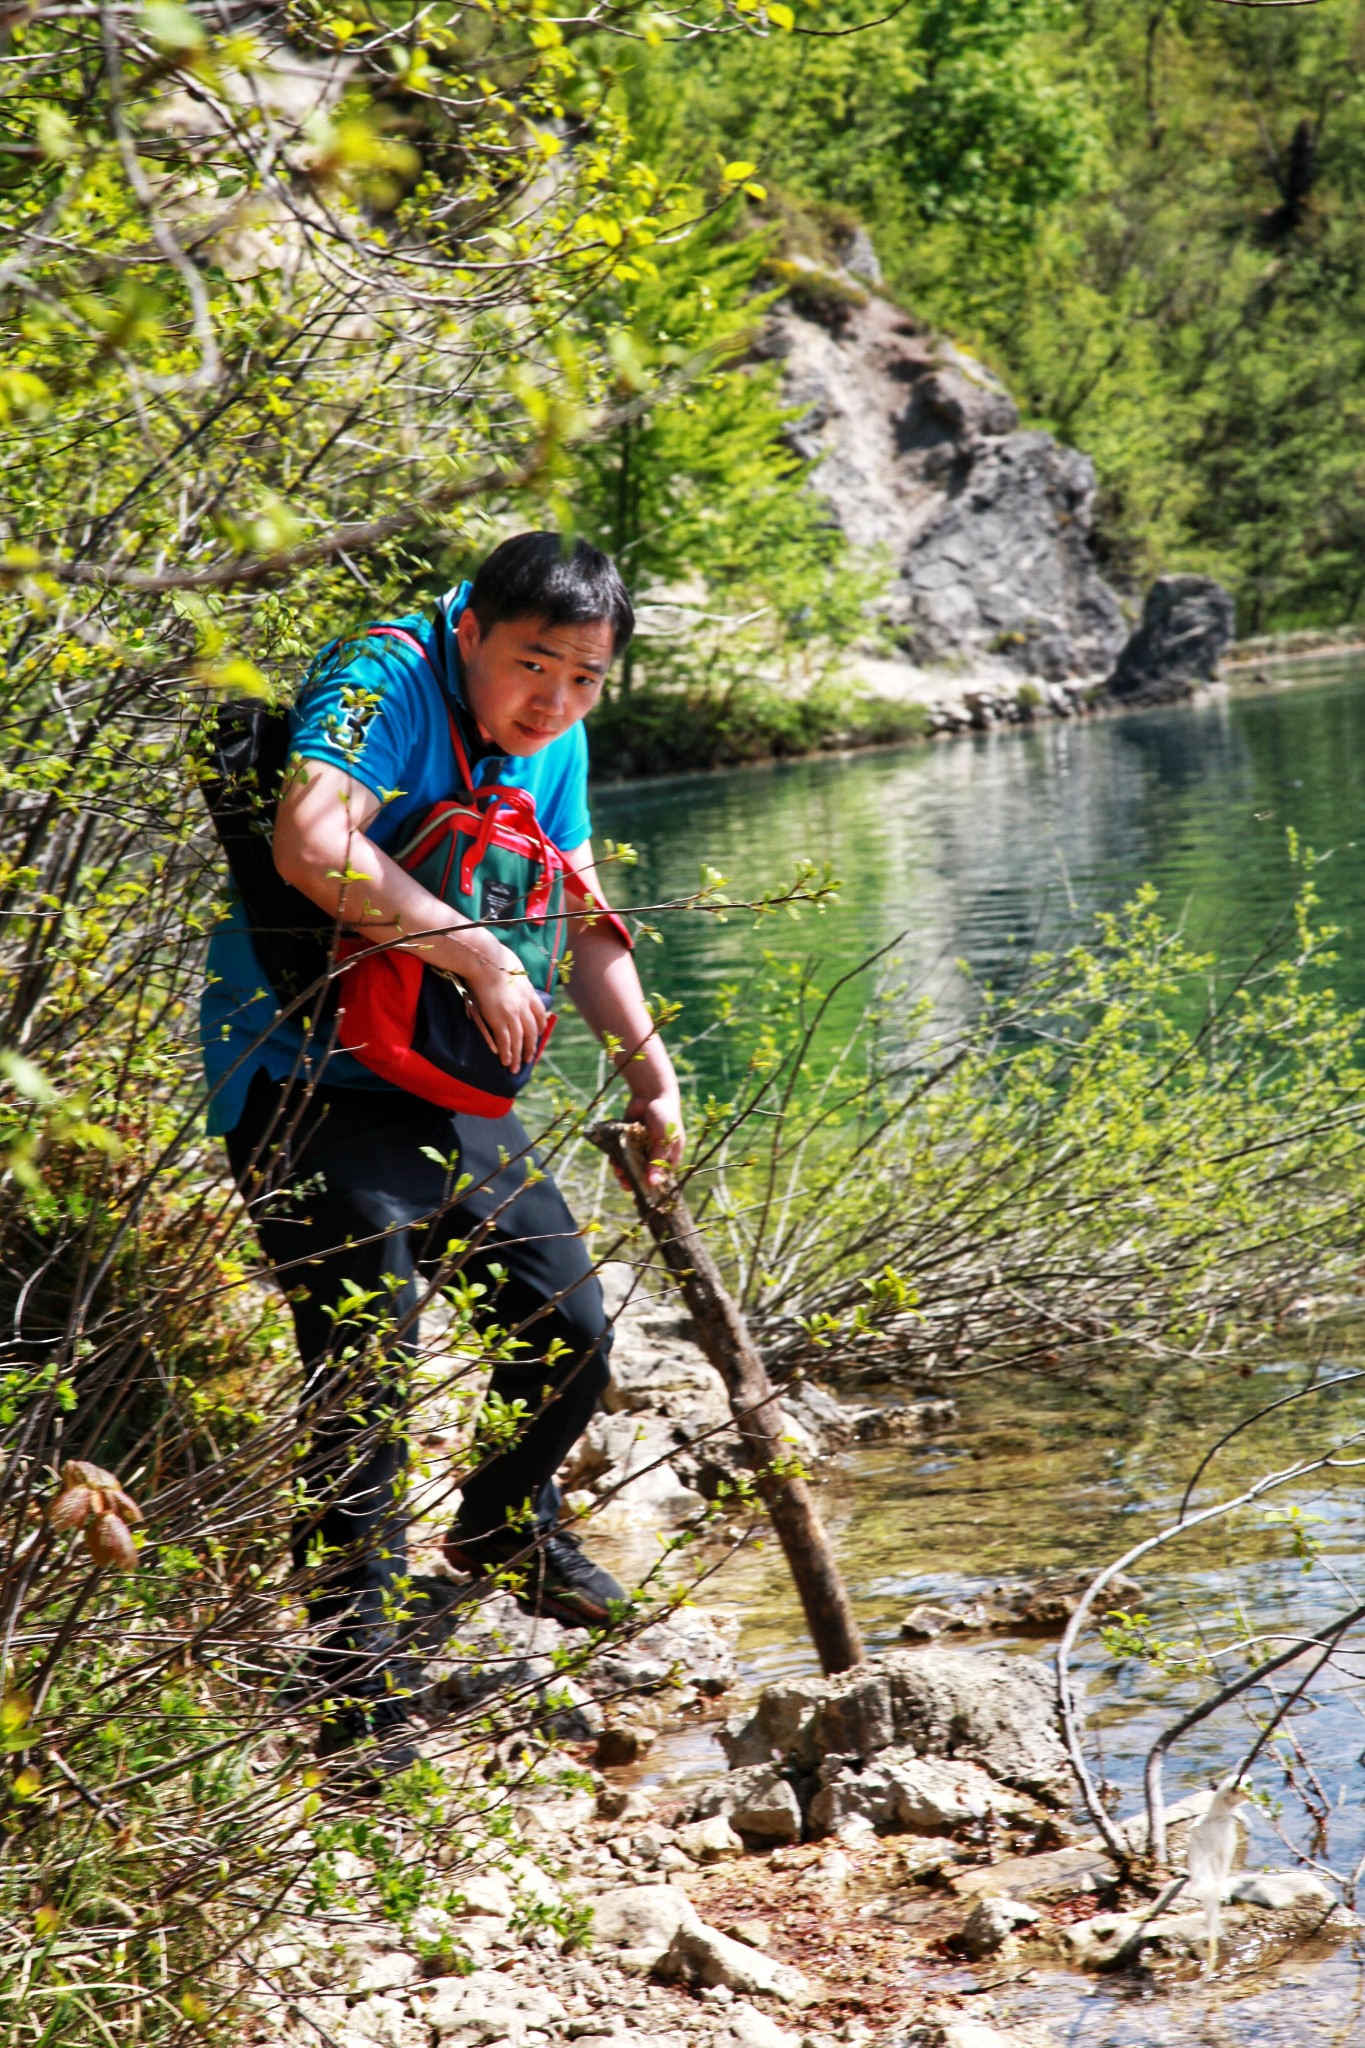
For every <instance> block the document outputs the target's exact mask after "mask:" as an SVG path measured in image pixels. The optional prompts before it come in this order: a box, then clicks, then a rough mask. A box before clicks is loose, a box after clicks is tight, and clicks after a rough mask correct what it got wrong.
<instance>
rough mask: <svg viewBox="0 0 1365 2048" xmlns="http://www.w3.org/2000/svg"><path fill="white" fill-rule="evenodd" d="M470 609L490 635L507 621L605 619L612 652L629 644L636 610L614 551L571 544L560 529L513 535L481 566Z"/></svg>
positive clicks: (585, 621)
mask: <svg viewBox="0 0 1365 2048" xmlns="http://www.w3.org/2000/svg"><path fill="white" fill-rule="evenodd" d="M469 604H470V609H471V610H472V611H473V613H474V616H475V618H476V619H477V620H478V622H479V630H480V631H481V632H484V633H487V632H490V631H491V630H492V628H493V627H494V626H496V625H498V624H499V623H500V622H501V621H502V620H504V619H544V620H545V622H546V624H547V625H550V626H583V625H587V624H588V622H589V621H590V620H595V619H605V620H606V621H607V623H608V624H609V625H610V627H611V635H612V647H611V651H612V653H613V655H617V654H621V653H623V652H624V650H625V649H626V648H627V647H629V645H630V639H631V635H632V634H633V633H634V631H635V608H634V606H633V605H632V604H631V601H630V593H629V591H628V590H627V589H626V586H625V584H624V583H623V582H622V581H621V572H620V570H619V569H618V568H617V566H616V564H615V562H613V560H612V559H611V556H610V555H604V554H603V553H602V550H601V549H600V548H595V547H590V546H589V544H588V542H587V541H585V540H576V541H575V542H574V544H573V546H572V548H566V547H565V545H564V542H563V540H562V539H561V538H560V536H559V534H557V533H514V534H513V535H512V538H511V539H510V540H505V541H503V542H501V543H500V545H499V546H497V547H495V548H494V550H493V552H492V554H491V555H489V556H488V558H487V560H486V561H484V562H483V563H481V564H480V567H479V570H478V573H477V575H476V576H475V578H474V588H473V589H472V591H471V592H470V595H469Z"/></svg>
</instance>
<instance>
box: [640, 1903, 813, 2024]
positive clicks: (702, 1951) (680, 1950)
mask: <svg viewBox="0 0 1365 2048" xmlns="http://www.w3.org/2000/svg"><path fill="white" fill-rule="evenodd" d="M654 1973H655V1975H656V1976H658V1977H662V1978H664V1979H665V1980H675V1981H678V1982H681V1983H684V1984H693V1985H700V1986H702V1987H706V1986H709V1985H713V1984H723V1985H724V1986H725V1987H726V1989H727V1990H729V1991H741V1992H755V1993H757V1994H758V1995H759V1996H761V1997H762V1996H766V1997H772V1998H781V1999H784V2000H785V2001H786V2002H787V2003H789V2004H793V2005H800V2004H804V2003H805V2002H806V2001H807V2000H808V1999H809V1998H810V1996H811V1989H810V1985H809V1984H808V1982H807V1980H806V1979H805V1978H804V1977H803V1976H802V1975H801V1972H800V1971H799V1970H793V1969H792V1968H791V1967H790V1965H788V1964H786V1963H779V1962H778V1961H776V1960H775V1958H774V1957H772V1956H767V1955H764V1954H763V1952H762V1950H761V1949H756V1948H749V1947H748V1946H747V1945H746V1944H745V1943H744V1942H742V1941H735V1940H734V1939H733V1938H732V1937H731V1936H730V1935H728V1934H722V1933H721V1932H720V1930H719V1928H716V1927H708V1926H706V1924H705V1923H704V1922H703V1921H700V1920H698V1921H697V1922H696V1924H695V1925H692V1926H688V1925H680V1926H679V1928H678V1931H677V1933H676V1934H675V1935H674V1937H673V1940H672V1941H671V1943H670V1944H669V1946H668V1949H667V1950H666V1952H665V1953H664V1954H663V1955H662V1956H661V1957H660V1958H659V1960H658V1962H657V1963H656V1964H655V1966H654Z"/></svg>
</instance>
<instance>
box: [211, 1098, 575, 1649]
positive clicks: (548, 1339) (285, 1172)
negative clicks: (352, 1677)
mask: <svg viewBox="0 0 1365 2048" xmlns="http://www.w3.org/2000/svg"><path fill="white" fill-rule="evenodd" d="M227 1148H228V1156H229V1158H230V1160H231V1162H232V1171H233V1176H234V1178H235V1180H236V1182H237V1185H238V1187H239V1189H240V1190H241V1191H242V1194H243V1197H244V1199H245V1200H246V1201H247V1204H248V1206H249V1208H250V1211H251V1215H252V1220H253V1223H254V1225H255V1228H256V1233H257V1236H258V1237H259V1239H260V1243H261V1247H262V1250H263V1251H264V1253H265V1256H266V1258H267V1259H268V1261H269V1262H270V1265H271V1267H272V1268H273V1269H274V1270H275V1273H276V1276H277V1278H278V1280H279V1282H280V1285H281V1286H282V1287H283V1288H284V1289H285V1291H286V1293H287V1295H288V1297H289V1301H290V1305H291V1308H292V1310H293V1316H294V1329H295V1333H296V1335H297V1338H298V1346H299V1354H300V1357H301V1359H302V1361H303V1366H304V1391H303V1400H302V1405H301V1410H300V1415H301V1419H302V1421H303V1424H304V1428H305V1430H306V1431H307V1433H308V1443H307V1450H306V1454H305V1457H304V1459H303V1460H302V1462H301V1465H300V1468H299V1470H300V1473H301V1475H302V1476H303V1478H304V1479H305V1481H306V1486H307V1495H308V1500H309V1507H308V1509H307V1510H306V1511H305V1512H301V1514H300V1516H299V1518H298V1520H297V1522H296V1524H295V1528H294V1537H293V1541H294V1560H295V1563H296V1565H297V1566H298V1567H300V1569H302V1568H303V1567H304V1566H305V1565H306V1563H307V1560H308V1557H309V1554H310V1549H311V1548H312V1547H313V1545H314V1543H315V1539H316V1538H317V1537H319V1536H320V1537H321V1539H322V1542H323V1545H324V1546H325V1551H324V1556H325V1558H326V1560H327V1562H326V1563H325V1564H324V1566H323V1567H322V1574H321V1577H320V1579H317V1580H315V1581H314V1582H312V1584H311V1586H310V1598H309V1613H310V1617H311V1618H312V1620H313V1621H314V1622H315V1623H318V1624H321V1625H322V1626H323V1628H324V1632H325V1637H326V1640H327V1641H328V1642H330V1643H332V1644H333V1645H334V1647H335V1648H337V1649H340V1648H341V1647H342V1646H343V1645H344V1644H358V1643H359V1642H360V1641H361V1640H362V1639H365V1640H372V1639H373V1635H374V1631H375V1630H376V1628H379V1629H384V1628H386V1626H387V1622H388V1616H389V1612H390V1604H391V1603H390V1601H389V1598H388V1595H389V1592H390V1589H391V1587H392V1586H393V1584H394V1581H395V1580H396V1579H397V1578H399V1577H400V1576H401V1575H402V1574H403V1573H404V1571H405V1569H406V1547H405V1540H404V1516H403V1507H402V1487H403V1471H404V1464H405V1451H406V1446H405V1430H404V1427H403V1408H404V1400H405V1395H404V1382H405V1379H406V1370H405V1368H406V1364H407V1361H408V1360H409V1359H410V1358H411V1356H412V1353H413V1351H414V1350H415V1347H416V1344H417V1338H418V1330H417V1323H416V1317H415V1315H414V1306H415V1304H416V1302H417V1300H418V1299H419V1280H420V1278H421V1276H423V1275H425V1274H429V1273H431V1272H432V1271H433V1270H434V1269H435V1268H436V1267H437V1266H438V1265H439V1263H440V1262H441V1261H442V1260H443V1259H446V1258H448V1257H450V1256H451V1250H452V1245H456V1246H459V1245H463V1246H465V1247H466V1248H465V1249H463V1250H457V1251H456V1252H455V1262H456V1267H457V1271H456V1276H455V1277H456V1279H457V1281H463V1282H476V1283H479V1284H481V1285H482V1286H483V1287H484V1288H485V1289H486V1290H487V1291H486V1293H485V1294H484V1295H483V1296H482V1297H481V1301H480V1312H481V1313H482V1314H483V1315H484V1316H485V1317H489V1318H492V1319H495V1320H496V1322H497V1324H498V1325H499V1327H500V1329H501V1330H502V1331H504V1332H511V1333H514V1334H515V1336H516V1337H517V1338H518V1339H520V1341H521V1344H522V1346H523V1347H524V1348H522V1349H519V1350H517V1351H516V1352H515V1354H514V1356H513V1357H511V1358H504V1359H502V1360H501V1361H500V1362H499V1363H497V1365H496V1366H495V1368H494V1371H493V1375H492V1379H491V1382H490V1392H491V1393H493V1394H495V1395H497V1396H500V1397H501V1399H502V1400H503V1401H504V1402H509V1403H510V1402H513V1401H521V1402H524V1403H525V1406H526V1408H527V1410H528V1411H529V1416H530V1419H529V1420H528V1421H526V1422H525V1423H523V1425H522V1427H521V1428H520V1430H519V1432H518V1434H517V1435H516V1438H515V1440H514V1441H513V1442H512V1443H511V1445H510V1446H509V1447H508V1448H505V1449H501V1450H499V1451H497V1453H496V1454H495V1455H491V1456H487V1457H485V1458H484V1459H483V1461H482V1463H481V1464H480V1465H479V1466H478V1468H477V1469H476V1470H475V1471H473V1472H472V1473H471V1474H470V1475H469V1477H468V1478H467V1480H466V1482H465V1485H464V1488H463V1499H462V1505H461V1508H460V1516H459V1524H460V1529H461V1532H462V1535H473V1536H476V1537H477V1536H478V1535H480V1534H492V1533H493V1532H496V1531H499V1530H502V1529H504V1528H505V1527H506V1525H507V1520H508V1516H509V1514H511V1515H516V1514H517V1513H518V1512H519V1511H520V1510H522V1509H524V1508H525V1507H526V1506H527V1504H528V1503H529V1504H530V1505H531V1506H532V1507H533V1509H534V1511H535V1515H536V1519H537V1520H538V1521H540V1522H542V1523H544V1522H550V1521H553V1519H554V1515H555V1513H556V1511H557V1508H558V1505H559V1495H558V1492H557V1490H556V1488H555V1485H554V1473H555V1471H556V1469H557V1467H558V1466H559V1465H560V1464H561V1463H562V1462H563V1460H564V1458H565V1457H566V1456H567V1454H568V1452H569V1450H570V1449H571V1447H572V1446H573V1445H574V1444H575V1443H576V1442H577V1440H578V1438H579V1437H580V1436H581V1435H582V1433H583V1431H584V1430H585V1429H586V1427H587V1425H588V1422H589V1420H590V1418H591V1416H592V1413H593V1410H594V1408H595V1407H596V1405H597V1401H598V1398H599V1396H600V1394H601V1392H602V1389H603V1388H604V1387H605V1385H606V1383H607V1377H608V1364H607V1360H608V1355H609V1353H610V1349H611V1326H610V1324H609V1322H608V1321H607V1317H606V1313H605V1310H604V1308H603V1303H602V1290H601V1287H600V1286H599V1284H598V1281H597V1277H596V1274H595V1273H594V1271H593V1268H592V1262H591V1260H590V1259H589V1257H588V1253H587V1249H586V1247H585V1245H584V1243H583V1240H582V1238H581V1237H580V1236H579V1234H578V1230H577V1227H576V1225H575V1223H574V1220H573V1217H572V1216H571V1215H570V1213H569V1209H568V1206H567V1204H566V1203H565V1201H564V1198H563V1196H562V1195H561V1194H560V1192H559V1190H558V1188H557V1187H556V1186H555V1184H554V1182H553V1180H551V1179H550V1178H549V1176H548V1175H547V1174H543V1172H542V1171H541V1170H540V1169H539V1168H538V1164H537V1162H535V1159H534V1155H533V1153H532V1151H531V1146H530V1141H529V1139H528V1138H527V1136H526V1133H525V1131H524V1129H523V1128H522V1125H521V1124H520V1123H519V1122H518V1120H517V1118H516V1117H515V1116H510V1115H509V1116H505V1117H499V1118H496V1119H493V1118H488V1117H467V1116H460V1115H454V1114H452V1113H451V1112H450V1111H449V1110H443V1109H437V1108H436V1107H434V1106H433V1105H432V1104H430V1103H426V1102H422V1101H420V1100H419V1099H418V1098H417V1097H416V1096H413V1095H405V1094H399V1093H390V1092H381V1091H378V1090H372V1089H359V1088H327V1087H321V1088H315V1089H314V1090H313V1091H312V1092H311V1094H309V1093H307V1091H305V1090H302V1089H300V1088H298V1087H291V1086H289V1085H287V1084H283V1083H279V1082H273V1081H270V1080H269V1079H268V1078H267V1077H266V1076H265V1075H264V1074H258V1075H257V1076H256V1078H255V1080H254V1081H253V1083H252V1086H251V1090H250V1093H249V1095H248V1097H247V1102H246V1108H245V1111H244V1113H243V1115H242V1118H241V1121H240V1122H239V1123H238V1125H237V1127H236V1129H235V1130H233V1131H231V1132H230V1133H229V1134H228V1139H227ZM532 1167H535V1168H536V1170H535V1171H533V1172H531V1173H529V1174H528V1168H532Z"/></svg>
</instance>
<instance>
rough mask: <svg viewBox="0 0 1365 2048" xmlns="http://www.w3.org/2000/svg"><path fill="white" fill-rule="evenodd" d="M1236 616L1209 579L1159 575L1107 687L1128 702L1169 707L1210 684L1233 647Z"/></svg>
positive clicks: (1220, 589)
mask: <svg viewBox="0 0 1365 2048" xmlns="http://www.w3.org/2000/svg"><path fill="white" fill-rule="evenodd" d="M1235 630H1236V612H1235V609H1234V606H1233V602H1232V597H1231V595H1230V593H1229V592H1228V591H1226V590H1224V588H1223V586H1222V584H1221V583H1215V581H1214V580H1213V578H1212V576H1159V577H1158V578H1157V580H1156V582H1155V583H1154V584H1153V585H1152V587H1151V589H1150V590H1149V591H1148V592H1147V596H1146V600H1145V602H1144V604H1143V607H1142V618H1141V621H1140V623H1139V624H1138V626H1137V628H1136V630H1135V631H1134V632H1133V633H1132V634H1131V635H1130V637H1129V639H1128V641H1127V643H1126V645H1125V646H1124V648H1123V651H1122V653H1121V654H1120V655H1119V658H1118V661H1117V662H1116V664H1115V666H1114V672H1113V674H1112V675H1111V676H1110V678H1109V681H1108V684H1107V689H1108V692H1109V695H1110V696H1111V697H1115V698H1118V699H1119V700H1120V701H1121V702H1123V703H1127V704H1168V703H1171V702H1173V701H1174V700H1175V699H1176V698H1178V697H1187V696H1188V695H1189V693H1190V691H1191V690H1192V689H1193V688H1194V686H1195V684H1196V683H1211V682H1212V681H1213V679H1214V677H1215V676H1216V675H1217V673H1218V663H1219V662H1220V660H1221V659H1222V657H1223V655H1224V654H1225V653H1226V652H1227V650H1228V648H1229V647H1230V646H1231V644H1232V638H1233V634H1234V632H1235Z"/></svg>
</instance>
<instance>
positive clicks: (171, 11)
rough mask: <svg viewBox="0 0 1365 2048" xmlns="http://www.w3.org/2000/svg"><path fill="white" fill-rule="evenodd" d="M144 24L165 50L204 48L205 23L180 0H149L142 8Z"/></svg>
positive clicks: (149, 33) (147, 31) (153, 39)
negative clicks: (179, 0) (180, 3)
mask: <svg viewBox="0 0 1365 2048" xmlns="http://www.w3.org/2000/svg"><path fill="white" fill-rule="evenodd" d="M142 26H143V28H144V29H145V31H146V33H147V34H148V35H149V36H150V37H151V39H152V41H153V42H154V43H158V44H159V45H160V46H161V48H162V49H163V50H202V49H203V47H204V41H205V37H204V24H203V23H202V22H201V21H197V20H196V19H195V17H194V15H193V14H191V12H190V10H189V8H188V7H181V6H180V5H179V4H178V0H148V4H147V5H146V6H145V7H144V8H143V10H142Z"/></svg>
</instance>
